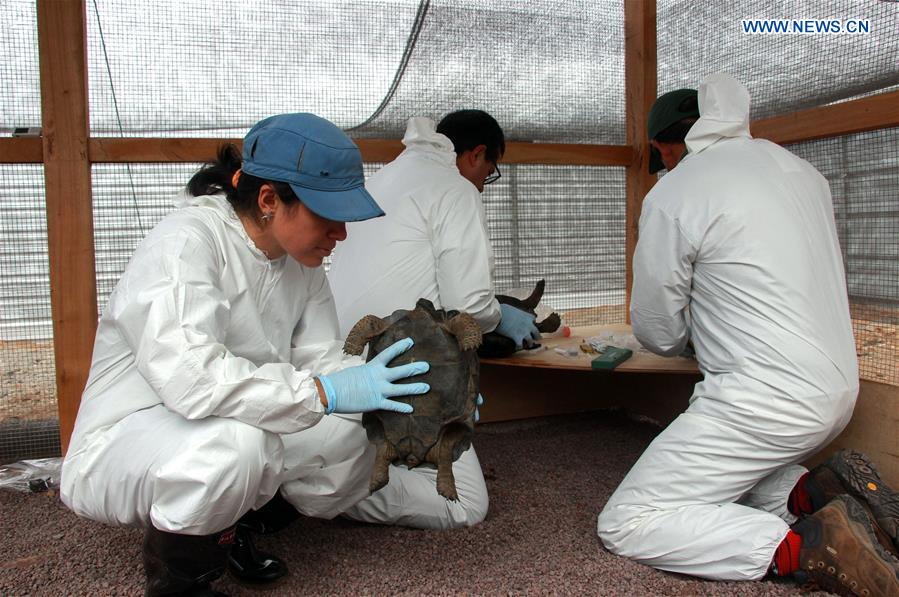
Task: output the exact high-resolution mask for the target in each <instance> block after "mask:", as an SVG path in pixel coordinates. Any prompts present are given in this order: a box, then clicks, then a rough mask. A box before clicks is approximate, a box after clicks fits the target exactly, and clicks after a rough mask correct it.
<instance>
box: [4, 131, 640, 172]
mask: <svg viewBox="0 0 899 597" xmlns="http://www.w3.org/2000/svg"><path fill="white" fill-rule="evenodd" d="M355 141H356V144H357V145H359V149H360V150H361V151H362V159H363V160H365V161H366V162H376V163H377V162H390V161H392V160H393V159H394V158H396V156H398V155H399V154H400V153H401V152H402V151H403V144H402V142H401V141H399V140H396V139H356V140H355ZM222 143H233V144H234V145H236V146H237V147H241V146H242V141H241V140H240V139H209V138H202V139H200V138H167V139H163V138H137V137H127V138H105V137H96V138H92V139H90V141H89V143H88V149H89V155H90V161H91V162H129V163H137V162H206V161H209V160H211V159H213V158H214V157H215V154H216V151H217V150H218V148H219V145H221V144H222ZM633 158H634V152H633V149H631V148H630V147H629V146H626V145H579V144H563V143H522V142H509V143H507V144H506V154H505V155H504V156H503V159H502V163H504V164H560V165H572V166H629V165H630V164H631V162H632V161H633ZM0 161H2V160H0ZM38 161H39V160H38Z"/></svg>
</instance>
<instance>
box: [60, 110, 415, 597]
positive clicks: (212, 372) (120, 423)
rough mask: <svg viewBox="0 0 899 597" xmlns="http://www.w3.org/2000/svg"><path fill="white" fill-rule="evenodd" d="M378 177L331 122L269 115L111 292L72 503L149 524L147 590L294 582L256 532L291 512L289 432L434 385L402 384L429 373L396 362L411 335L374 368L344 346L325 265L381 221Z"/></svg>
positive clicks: (68, 483)
mask: <svg viewBox="0 0 899 597" xmlns="http://www.w3.org/2000/svg"><path fill="white" fill-rule="evenodd" d="M363 185H364V177H363V169H362V157H361V154H360V152H359V149H358V148H357V147H356V146H355V145H354V144H353V142H352V141H351V140H350V139H349V138H348V137H347V136H346V135H345V134H344V133H343V132H342V131H341V130H340V129H338V128H337V127H336V126H334V125H333V124H332V123H330V122H328V121H327V120H324V119H322V118H319V117H317V116H314V115H312V114H282V115H278V116H272V117H270V118H267V119H265V120H263V121H261V122H259V123H258V124H256V125H255V126H254V127H253V128H252V129H251V130H250V132H249V133H248V134H247V136H246V137H245V139H244V143H243V156H242V158H241V155H240V153H239V152H238V151H237V149H236V148H235V147H234V146H231V145H226V146H223V147H222V149H221V150H220V151H219V155H218V159H217V161H215V162H213V163H211V164H208V165H206V166H205V167H203V168H202V169H201V170H200V171H199V172H197V173H196V174H195V175H194V176H193V178H192V179H191V181H190V183H189V184H188V191H189V193H188V194H189V196H187V197H185V198H184V199H183V200H182V202H181V205H180V208H179V209H176V210H175V211H174V212H173V213H171V214H169V215H168V216H167V217H165V218H164V219H163V220H162V221H161V222H160V223H159V224H158V225H157V226H155V227H154V228H153V229H152V230H151V231H150V232H149V233H148V234H147V236H146V238H145V239H144V240H143V241H142V242H141V243H140V245H139V246H138V247H137V250H136V251H135V253H134V256H133V257H132V259H131V261H130V262H129V263H128V266H127V267H126V268H125V271H124V273H123V274H122V277H121V279H120V280H119V282H118V284H117V285H116V287H115V290H114V291H113V293H112V295H111V296H110V298H109V302H108V304H107V306H106V308H105V310H104V312H103V315H102V317H101V319H100V322H99V326H98V329H97V336H96V341H95V344H94V354H93V363H92V366H91V371H90V377H89V379H88V382H87V386H86V388H85V390H84V394H83V397H82V401H81V406H80V409H79V412H78V416H77V420H76V423H75V429H74V432H73V435H72V438H71V443H70V445H69V448H68V453H67V454H66V457H65V460H64V462H63V466H62V479H61V496H62V500H63V501H64V502H65V504H66V505H67V506H68V507H70V508H71V509H72V510H74V511H75V512H76V513H77V514H78V515H80V516H84V517H87V518H90V519H93V520H97V521H100V522H104V523H107V524H112V525H128V526H141V527H144V528H146V533H145V538H144V543H143V560H144V568H145V572H146V575H147V586H146V593H147V594H148V595H166V594H195V593H203V592H208V591H210V588H209V583H210V582H211V581H212V580H214V579H215V578H217V577H218V576H220V575H221V574H222V573H223V571H224V570H225V568H226V567H227V568H228V569H230V571H231V572H232V574H234V575H235V576H236V577H237V578H238V579H239V580H241V581H244V582H247V583H255V584H266V583H270V582H272V581H275V580H277V579H279V578H280V577H283V576H284V575H285V574H286V571H287V570H286V565H285V564H284V562H283V561H281V560H279V559H278V558H276V557H274V556H272V555H270V554H264V553H260V552H257V551H256V550H255V548H254V546H253V544H252V541H251V539H250V535H249V531H250V530H251V529H255V530H266V529H267V528H270V527H271V522H270V521H271V520H272V517H264V516H261V515H260V512H262V511H264V510H265V509H266V508H268V509H270V510H275V511H278V512H280V513H281V514H283V513H284V511H285V510H286V509H289V508H290V507H289V506H286V505H285V504H284V503H283V501H279V499H278V498H277V497H276V498H275V499H274V500H273V499H272V498H273V496H277V492H278V490H279V486H280V485H281V483H282V480H283V479H282V475H283V469H284V459H285V454H284V446H283V442H282V437H284V434H292V433H296V432H302V431H303V430H306V429H309V428H311V427H313V426H314V425H316V424H318V423H319V422H320V421H321V420H322V419H323V418H326V415H331V414H332V413H361V412H367V411H371V410H376V409H386V410H393V411H398V412H411V410H412V407H411V406H410V405H409V404H406V403H403V402H400V401H395V400H392V398H394V397H398V396H404V395H411V394H422V393H425V392H427V391H428V389H429V388H428V385H427V384H426V383H421V382H418V383H394V382H397V381H399V380H403V379H404V378H406V377H409V376H412V375H418V374H421V373H425V372H427V371H428V369H429V366H428V363H426V362H417V363H411V364H408V365H404V366H398V367H392V368H391V367H388V366H387V364H388V363H389V362H390V361H391V360H392V358H393V357H395V356H396V355H398V354H401V353H402V352H404V351H406V350H408V349H409V347H410V346H411V345H412V340H411V339H408V338H407V339H404V340H400V341H398V342H397V343H396V344H394V345H393V346H392V347H390V348H389V349H388V350H386V351H384V352H382V353H381V354H380V355H378V357H376V358H375V359H373V360H372V361H370V362H368V363H364V362H363V361H362V360H361V359H360V358H359V357H348V356H346V355H344V354H343V352H342V342H340V341H339V340H338V326H337V316H336V312H335V308H334V300H333V297H332V296H331V291H330V289H329V286H328V283H327V280H326V278H325V272H324V270H323V269H322V268H321V267H320V266H321V264H322V260H323V259H324V258H325V257H326V256H328V255H330V253H331V251H332V250H333V249H334V247H335V245H336V244H337V243H338V242H340V241H342V240H343V239H345V238H346V224H345V222H349V221H359V220H366V219H369V218H374V217H378V216H382V215H383V213H384V212H383V211H382V210H381V208H380V207H379V206H378V205H377V203H376V202H375V201H374V199H372V197H371V196H370V195H369V194H368V192H367V191H366V190H365V188H364V186H363ZM309 457H310V458H311V457H313V455H310V456H309ZM285 518H287V519H289V517H282V520H283V519H285ZM266 525H268V526H266Z"/></svg>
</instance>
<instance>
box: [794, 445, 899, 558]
mask: <svg viewBox="0 0 899 597" xmlns="http://www.w3.org/2000/svg"><path fill="white" fill-rule="evenodd" d="M805 487H806V491H808V494H809V497H810V498H811V501H812V509H813V511H817V510H818V509H820V508H823V507H824V506H825V505H827V504H828V503H829V502H830V501H831V500H832V499H833V498H835V497H836V496H838V495H841V494H844V493H847V494H849V495H851V496H852V497H854V498H856V499H858V500H859V501H860V502H861V503H862V505H863V506H865V508H866V509H867V510H868V513H869V514H870V516H871V519H872V520H873V521H874V523H875V524H874V532H875V534H876V535H877V539H878V541H879V542H880V544H881V545H883V546H884V548H886V549H887V550H889V551H890V552H892V554H893V555H897V556H899V493H896V492H895V491H893V490H892V489H890V487H889V486H888V485H887V484H886V483H884V482H883V480H882V479H881V478H880V474H879V473H878V472H877V469H876V468H874V463H872V462H871V461H870V460H869V459H868V457H867V456H865V455H864V454H862V453H861V452H856V451H854V450H840V451H839V452H837V453H835V454H834V455H833V456H831V457H830V458H829V459H828V460H827V462H825V463H824V464H821V465H819V466H817V467H815V468H813V469H812V470H811V471H809V475H808V478H807V480H806V485H805Z"/></svg>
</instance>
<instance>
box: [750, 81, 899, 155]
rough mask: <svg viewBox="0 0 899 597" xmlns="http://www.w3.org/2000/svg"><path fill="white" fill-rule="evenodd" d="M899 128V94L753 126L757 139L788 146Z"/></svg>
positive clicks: (777, 118)
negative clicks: (788, 144)
mask: <svg viewBox="0 0 899 597" xmlns="http://www.w3.org/2000/svg"><path fill="white" fill-rule="evenodd" d="M894 126H899V91H891V92H889V93H882V94H880V95H872V96H869V97H863V98H860V99H857V100H851V101H848V102H843V103H841V104H833V105H830V106H819V107H817V108H809V109H808V110H800V111H798V112H792V113H790V114H784V115H782V116H772V117H771V118H763V119H761V120H756V121H754V122H753V123H752V125H751V127H750V130H751V131H752V136H753V137H758V138H762V139H768V140H770V141H774V142H775V143H779V144H781V145H785V144H787V143H796V142H798V141H811V140H813V139H823V138H825V137H837V136H839V135H848V134H850V133H861V132H864V131H872V130H875V129H882V128H889V127H894Z"/></svg>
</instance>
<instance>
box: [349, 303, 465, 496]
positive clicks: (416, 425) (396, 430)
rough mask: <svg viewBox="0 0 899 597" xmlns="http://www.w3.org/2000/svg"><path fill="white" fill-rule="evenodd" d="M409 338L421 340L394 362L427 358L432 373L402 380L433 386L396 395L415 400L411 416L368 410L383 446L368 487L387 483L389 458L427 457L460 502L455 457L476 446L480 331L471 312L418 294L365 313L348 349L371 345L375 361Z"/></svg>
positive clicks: (404, 461)
mask: <svg viewBox="0 0 899 597" xmlns="http://www.w3.org/2000/svg"><path fill="white" fill-rule="evenodd" d="M403 338H412V340H413V341H414V345H413V346H412V348H410V349H409V350H408V351H406V352H405V353H403V354H401V355H399V356H398V357H396V358H395V359H393V360H392V361H391V362H390V365H389V366H391V367H396V366H398V365H404V364H406V363H411V362H413V361H427V362H428V363H429V364H430V370H429V371H428V372H427V373H425V374H422V375H416V376H413V377H409V378H406V379H404V380H402V382H400V383H410V382H416V381H425V382H427V383H428V384H429V385H430V391H428V392H427V393H426V394H419V395H414V396H399V397H396V398H393V400H397V401H399V402H406V403H409V404H411V405H412V407H413V409H414V411H413V412H412V413H411V414H403V413H396V412H391V411H384V410H379V411H374V412H370V413H365V414H363V415H362V424H363V426H364V427H365V431H366V433H367V434H368V439H369V441H370V442H372V443H373V444H374V445H375V446H376V448H377V458H376V460H375V468H374V471H373V472H372V477H371V481H370V484H369V489H370V491H372V492H375V491H377V490H378V489H380V488H381V487H383V486H384V485H386V484H387V482H388V480H389V472H388V465H389V464H396V465H405V466H407V467H408V468H414V467H416V466H420V465H422V464H425V463H428V464H432V465H434V466H436V467H437V491H438V493H440V495H442V496H444V497H445V498H447V499H450V500H456V499H457V498H458V496H457V493H456V488H455V480H454V478H453V473H452V463H453V462H454V461H455V460H456V459H458V458H459V456H461V455H462V453H463V452H464V451H465V450H467V449H468V447H469V446H470V445H471V434H472V431H473V430H474V413H475V402H476V400H477V396H478V377H479V370H480V369H479V361H478V356H477V352H476V349H477V347H478V345H479V344H480V342H481V330H480V328H479V327H478V324H477V322H476V321H475V320H474V319H473V318H472V317H471V316H470V315H468V314H467V313H459V312H458V311H444V310H441V309H435V308H434V305H433V303H431V301H429V300H427V299H419V300H418V302H417V303H416V305H415V308H414V309H412V310H398V311H395V312H394V313H393V314H392V315H390V316H389V317H387V318H379V317H376V316H374V315H367V316H365V317H363V318H362V319H361V320H360V321H359V322H358V323H357V324H356V325H355V326H354V327H353V329H352V330H351V331H350V333H349V335H348V336H347V339H346V343H345V344H344V351H346V352H347V353H349V354H361V353H362V350H363V348H364V347H365V344H366V343H367V344H368V357H367V359H368V360H371V359H372V358H374V357H375V356H376V355H377V354H378V353H379V352H381V351H382V350H384V349H386V348H387V347H389V346H390V345H392V344H393V343H394V342H397V341H398V340H401V339H403Z"/></svg>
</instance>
